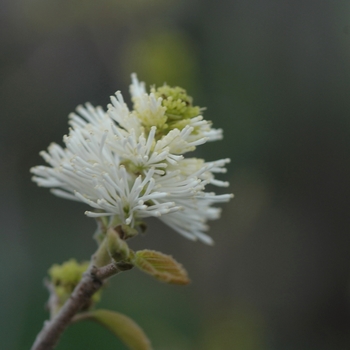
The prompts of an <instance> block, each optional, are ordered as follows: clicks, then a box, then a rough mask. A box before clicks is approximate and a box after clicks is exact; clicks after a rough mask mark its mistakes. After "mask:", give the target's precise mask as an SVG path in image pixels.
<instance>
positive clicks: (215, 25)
mask: <svg viewBox="0 0 350 350" xmlns="http://www.w3.org/2000/svg"><path fill="white" fill-rule="evenodd" d="M0 45H1V46H0V47H1V50H0V76H1V79H0V103H1V119H0V120H1V127H0V134H1V137H0V142H1V146H0V154H1V158H0V159H1V182H0V184H1V187H0V190H1V196H0V205H1V211H0V213H1V225H2V233H1V235H0V259H1V260H0V262H1V264H0V266H1V268H0V271H1V272H0V279H1V290H0V303H1V317H0V339H1V345H0V347H1V349H5V350H12V349H13V350H15V349H19V350H22V349H23V350H25V349H28V348H30V346H31V344H32V342H33V340H34V338H35V335H36V333H37V332H38V331H39V329H40V328H41V326H42V323H43V321H44V319H45V318H46V317H47V316H48V314H47V312H46V311H45V309H44V303H45V301H46V300H47V297H48V293H47V291H46V290H45V289H44V287H43V282H42V281H43V277H44V276H45V275H46V271H47V269H48V268H49V267H50V266H51V265H52V264H53V263H61V262H63V261H65V260H67V259H69V258H71V257H75V258H77V259H80V260H85V259H88V258H89V256H90V254H91V253H92V252H93V251H94V248H95V243H94V241H93V240H92V233H93V232H94V230H95V223H94V221H93V220H92V219H89V218H87V217H85V216H84V214H83V212H84V210H86V207H85V206H84V205H83V204H78V203H73V202H70V201H65V200H63V199H59V198H56V197H54V196H53V195H51V194H50V193H49V191H47V190H45V189H40V188H37V187H36V185H35V184H34V183H32V182H31V180H30V174H29V168H30V167H32V166H34V165H38V164H43V163H44V162H43V160H42V159H41V158H40V157H39V155H38V152H39V151H40V150H43V149H46V147H47V146H48V145H49V143H50V142H53V141H54V142H61V140H62V136H63V135H64V134H66V133H67V131H68V126H67V115H68V114H69V113H70V112H71V111H73V110H74V108H75V107H76V106H77V105H78V104H81V103H84V102H86V101H90V102H91V103H93V104H95V105H102V106H106V104H107V103H108V101H109V96H110V95H112V94H113V93H114V92H115V91H116V90H121V91H122V92H123V93H124V96H125V97H127V95H128V85H129V81H130V73H131V72H137V73H138V76H139V78H140V79H141V80H144V81H146V83H147V85H148V86H150V85H151V84H154V83H157V84H162V83H163V82H164V81H166V82H167V83H168V84H170V85H180V86H183V87H185V88H186V89H187V90H188V92H189V93H190V95H192V96H193V97H194V101H195V103H196V104H198V105H200V106H206V107H207V110H206V111H205V114H204V116H205V117H206V119H210V120H212V121H213V122H214V127H221V128H223V129H224V134H225V138H224V140H223V141H221V142H216V143H210V144H207V145H204V146H202V147H201V148H199V149H198V152H197V155H199V156H201V157H205V158H206V159H207V160H215V159H218V158H226V157H230V158H231V160H232V162H231V164H230V165H229V172H228V174H226V175H225V176H223V179H225V180H229V181H230V182H231V187H230V189H229V191H231V192H233V193H234V194H235V199H234V200H232V201H231V202H230V203H229V204H227V205H224V206H223V217H222V219H221V220H219V221H216V222H213V223H212V225H211V230H210V235H211V236H212V237H213V238H214V239H215V241H216V245H215V246H214V247H207V246H205V245H203V244H200V243H193V242H190V241H187V240H185V239H184V238H182V237H181V236H179V235H178V234H176V233H174V232H172V231H171V230H170V229H168V228H167V227H165V226H164V225H161V224H160V223H159V222H157V221H156V220H150V221H149V230H148V232H147V234H146V235H145V236H142V237H138V238H136V239H134V240H133V241H132V242H131V245H132V247H133V248H135V249H137V248H149V249H156V250H160V251H162V252H164V253H167V254H171V255H173V256H174V257H175V258H176V259H177V260H178V261H180V262H182V263H183V264H184V265H185V267H186V268H187V270H188V271H189V274H190V277H191V279H192V284H191V285H189V286H187V287H176V286H168V285H164V284H161V283H158V282H157V281H155V280H153V279H152V278H150V277H148V276H145V275H143V274H142V273H140V272H138V271H136V270H135V271H131V272H129V273H125V274H121V275H120V276H118V277H116V278H115V279H114V280H113V281H112V282H111V284H110V287H109V288H108V289H106V291H105V295H104V298H103V301H102V303H101V305H100V306H101V307H106V308H111V309H113V310H117V311H120V312H123V313H125V314H127V315H130V316H131V317H133V318H134V319H135V320H136V321H137V322H138V323H139V324H140V325H141V326H142V327H143V328H144V330H145V331H146V333H147V334H148V335H149V337H150V338H151V339H152V342H153V344H154V348H155V350H190V349H191V350H231V349H237V350H289V349H291V350H292V349H296V350H304V349H305V350H313V349H314V350H326V349H327V350H328V349H329V350H338V349H339V350H340V349H350V331H349V330H350V308H349V299H350V290H349V287H350V268H349V267H350V256H349V251H350V235H349V226H350V222H349V209H350V208H349V207H350V204H349V197H350V185H349V176H350V163H349V148H350V138H349V131H350V98H349V93H350V2H349V1H348V0H347V1H345V0H344V1H338V0H336V1H334V0H325V1H316V0H309V1H300V0H297V1H293V2H292V1H273V0H265V1H257V0H252V1H244V0H236V1H230V0H221V1H219V2H216V1H213V0H202V1H199V0H187V1H172V0H171V1H164V0H143V1H141V0H129V1H121V0H119V1H118V0H102V1H92V0H86V1H83V2H81V1H76V0H71V1H58V0H52V1H47V0H45V1H44V0H32V1H25V0H12V1H10V0H3V1H2V2H1V4H0ZM57 349H58V350H72V349H74V350H80V349H81V350H89V349H101V350H102V349H103V350H108V349H120V350H122V349H125V347H123V345H122V344H121V343H120V342H119V341H118V340H117V339H115V338H114V337H113V335H111V334H110V333H109V332H108V331H106V330H104V329H103V328H101V327H100V326H98V325H94V324H90V323H88V322H85V323H81V324H77V325H74V326H72V327H71V328H70V329H69V330H68V331H67V333H65V334H64V337H63V338H62V341H61V343H60V344H59V346H58V347H57Z"/></svg>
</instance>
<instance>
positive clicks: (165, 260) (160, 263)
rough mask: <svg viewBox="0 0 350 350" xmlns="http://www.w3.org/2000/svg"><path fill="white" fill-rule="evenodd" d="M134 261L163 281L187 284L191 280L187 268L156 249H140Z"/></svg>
mask: <svg viewBox="0 0 350 350" xmlns="http://www.w3.org/2000/svg"><path fill="white" fill-rule="evenodd" d="M132 263H133V264H134V265H135V266H136V267H138V268H139V269H140V270H141V271H143V272H146V273H148V274H150V275H151V276H153V277H155V278H157V279H158V280H160V281H162V282H167V283H172V284H180V285H185V284H188V283H189V282H190V280H189V278H188V275H187V272H186V270H185V269H184V268H183V267H182V265H181V264H179V263H178V262H177V261H176V260H174V259H173V258H172V257H171V256H169V255H165V254H163V253H160V252H156V251H154V250H147V249H146V250H139V251H138V252H136V253H135V255H134V257H133V258H132Z"/></svg>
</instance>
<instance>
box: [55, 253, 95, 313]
mask: <svg viewBox="0 0 350 350" xmlns="http://www.w3.org/2000/svg"><path fill="white" fill-rule="evenodd" d="M88 267H89V262H88V261H86V262H82V263H78V262H77V261H76V260H75V259H70V260H68V261H66V262H64V263H63V264H62V265H58V264H55V265H53V266H52V267H51V268H50V269H49V271H48V273H49V276H50V279H51V284H52V286H53V289H54V292H55V294H56V297H57V299H58V304H59V305H58V306H59V307H60V306H63V304H64V303H65V302H66V300H67V299H68V298H69V297H70V295H71V294H72V292H73V290H74V288H75V287H76V285H77V284H78V283H79V282H80V280H81V278H82V276H83V273H84V272H85V271H86V270H87V268H88ZM99 300H100V293H99V292H97V293H95V294H94V296H93V297H92V301H93V302H98V301H99Z"/></svg>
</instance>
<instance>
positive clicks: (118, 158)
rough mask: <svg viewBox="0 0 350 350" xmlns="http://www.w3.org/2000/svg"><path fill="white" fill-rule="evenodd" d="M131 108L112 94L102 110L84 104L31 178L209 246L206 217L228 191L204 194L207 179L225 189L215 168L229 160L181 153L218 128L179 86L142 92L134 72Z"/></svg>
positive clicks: (127, 220) (104, 210)
mask: <svg viewBox="0 0 350 350" xmlns="http://www.w3.org/2000/svg"><path fill="white" fill-rule="evenodd" d="M130 92H131V95H132V100H133V109H132V110H130V109H129V108H128V106H127V105H126V104H125V102H124V99H123V96H122V95H121V93H120V92H117V93H116V95H115V97H111V102H112V103H111V104H110V105H109V106H108V111H107V112H105V111H104V110H103V109H102V108H101V107H97V108H95V107H93V106H92V105H90V104H86V106H85V107H83V106H79V107H78V108H77V113H76V114H75V113H73V114H71V115H70V121H69V124H70V125H71V129H70V131H69V134H68V135H67V136H64V138H63V141H64V143H65V147H64V148H63V147H61V146H59V145H57V144H51V145H50V146H49V148H48V151H47V152H46V151H43V152H41V153H40V154H41V155H42V157H43V158H44V159H45V161H46V162H47V163H48V164H49V165H50V166H36V167H34V168H32V169H31V172H32V173H33V174H34V175H35V176H34V177H33V180H34V181H35V182H36V183H37V184H38V185H39V186H43V187H50V188H52V189H51V192H52V193H54V194H55V195H57V196H60V197H63V198H66V199H72V200H77V201H81V202H84V203H86V204H88V205H89V206H90V207H92V208H94V209H96V211H86V212H85V214H86V215H88V216H91V217H98V216H111V217H112V218H111V220H112V219H113V220H114V221H115V219H116V218H117V221H118V222H120V223H122V224H125V225H128V226H130V227H132V228H134V227H137V226H138V225H139V224H140V222H141V220H142V219H143V218H146V217H150V216H156V217H159V218H160V219H161V220H162V221H163V222H164V223H165V224H167V225H169V226H170V227H172V228H173V229H174V230H176V231H177V232H179V233H180V234H182V235H184V236H186V237H187V238H190V239H193V240H196V239H199V240H201V241H203V242H205V243H208V244H211V243H212V239H211V238H210V237H209V236H208V235H206V234H205V231H207V229H208V227H207V224H206V222H207V221H208V220H212V219H217V218H218V217H219V216H220V210H219V209H218V208H214V207H212V205H213V204H215V203H220V202H225V201H228V200H229V199H230V198H231V197H232V195H230V194H225V195H215V194H214V193H208V192H205V187H206V185H207V184H209V183H210V184H212V185H216V186H228V183H226V182H223V181H220V180H217V179H216V178H215V176H214V174H215V173H222V172H225V168H224V166H225V164H226V163H228V162H229V160H228V159H222V160H218V161H214V162H205V161H204V160H203V159H198V158H185V157H184V154H185V153H187V152H189V151H193V150H194V149H195V148H196V147H197V146H198V145H200V144H203V143H205V142H207V141H214V140H218V139H221V138H222V130H216V129H212V128H211V123H210V122H208V121H206V120H204V119H203V117H202V116H201V115H199V114H200V112H201V110H202V109H201V108H199V107H197V106H193V105H192V98H191V97H189V96H188V95H187V93H186V91H185V90H183V89H181V88H178V87H177V88H171V87H169V86H167V85H164V86H162V87H160V88H157V89H156V88H152V90H151V93H149V94H148V93H147V92H146V90H145V84H144V83H143V82H141V83H140V82H139V81H138V80H137V77H136V75H134V74H133V75H132V84H131V86H130Z"/></svg>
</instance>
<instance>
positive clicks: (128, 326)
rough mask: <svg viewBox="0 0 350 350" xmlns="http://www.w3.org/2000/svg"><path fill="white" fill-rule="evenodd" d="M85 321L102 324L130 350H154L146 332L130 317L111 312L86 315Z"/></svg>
mask: <svg viewBox="0 0 350 350" xmlns="http://www.w3.org/2000/svg"><path fill="white" fill-rule="evenodd" d="M83 319H89V320H92V321H95V322H98V323H100V324H101V325H102V326H104V327H106V328H107V329H108V330H110V331H111V332H112V333H114V335H116V336H117V337H118V338H119V339H120V340H121V341H122V342H123V343H124V344H125V345H126V346H128V347H129V349H130V350H152V346H151V343H150V341H149V339H148V338H147V336H146V334H145V333H144V331H143V330H142V329H141V328H140V327H139V326H138V325H137V324H136V323H135V322H134V321H133V320H132V319H131V318H129V317H127V316H125V315H123V314H120V313H118V312H114V311H109V310H94V311H90V312H87V313H84V318H83Z"/></svg>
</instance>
